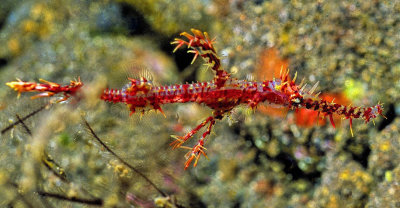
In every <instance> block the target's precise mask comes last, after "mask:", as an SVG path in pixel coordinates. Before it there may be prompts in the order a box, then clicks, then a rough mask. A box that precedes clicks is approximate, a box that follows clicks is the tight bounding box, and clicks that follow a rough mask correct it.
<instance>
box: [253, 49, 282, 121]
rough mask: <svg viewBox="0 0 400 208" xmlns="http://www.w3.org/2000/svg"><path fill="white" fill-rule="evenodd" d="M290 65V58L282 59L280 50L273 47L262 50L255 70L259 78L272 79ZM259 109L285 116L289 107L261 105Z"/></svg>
mask: <svg viewBox="0 0 400 208" xmlns="http://www.w3.org/2000/svg"><path fill="white" fill-rule="evenodd" d="M288 66H289V60H287V59H282V58H281V57H280V56H279V50H278V49H276V48H274V47H272V48H269V49H266V50H264V51H263V52H261V56H260V57H259V64H258V65H257V67H256V70H255V76H256V78H257V79H258V80H262V81H264V80H272V79H273V78H276V77H279V75H280V72H281V69H283V70H286V69H287V68H288ZM257 110H259V111H260V112H261V113H264V114H267V115H271V116H276V117H285V116H286V114H287V112H288V109H287V108H274V107H271V106H266V105H260V106H258V108H257Z"/></svg>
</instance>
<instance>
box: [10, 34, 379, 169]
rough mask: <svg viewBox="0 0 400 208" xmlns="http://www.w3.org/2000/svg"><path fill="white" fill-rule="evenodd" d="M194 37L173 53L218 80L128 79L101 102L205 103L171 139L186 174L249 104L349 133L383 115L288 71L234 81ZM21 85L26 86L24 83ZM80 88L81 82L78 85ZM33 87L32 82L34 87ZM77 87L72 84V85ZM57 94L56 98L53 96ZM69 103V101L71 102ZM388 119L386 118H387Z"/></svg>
mask: <svg viewBox="0 0 400 208" xmlns="http://www.w3.org/2000/svg"><path fill="white" fill-rule="evenodd" d="M191 31H192V33H193V35H191V34H189V33H186V32H183V33H181V35H182V36H185V37H186V38H187V41H185V40H182V39H179V38H176V39H175V41H173V42H172V44H176V45H177V46H176V48H175V49H174V52H175V51H176V50H177V49H179V48H180V47H181V46H183V45H186V46H188V48H190V49H191V50H188V52H189V53H194V58H193V61H192V63H193V62H194V61H195V60H196V58H197V57H199V56H200V57H202V58H203V59H204V60H205V62H206V63H207V65H208V67H209V68H210V69H211V70H212V71H214V73H215V76H214V79H213V80H212V81H209V82H197V83H192V84H175V85H169V86H153V84H152V83H151V82H150V81H148V80H147V79H145V78H141V79H139V80H137V79H129V80H130V81H131V83H130V84H129V85H128V86H127V87H125V88H123V89H105V90H104V92H103V93H102V95H101V99H102V100H105V101H109V102H114V103H117V102H122V103H125V104H127V105H128V106H129V109H130V111H131V113H135V112H137V111H140V112H142V113H143V112H145V111H147V110H148V108H150V109H154V110H158V111H160V112H162V113H163V111H162V109H161V106H162V105H164V104H167V103H186V102H196V103H199V104H204V105H206V106H208V107H209V108H211V109H213V113H212V115H211V116H209V117H208V118H206V119H205V120H204V121H203V122H202V123H200V124H199V125H198V126H197V127H195V128H194V129H192V130H191V131H189V132H188V133H187V134H186V135H184V136H175V135H173V136H172V137H173V138H174V139H175V141H173V142H172V143H171V144H170V145H171V146H172V147H173V148H174V149H175V148H186V149H189V150H190V151H189V152H188V153H187V154H186V158H187V161H186V163H185V169H187V168H188V167H189V166H190V164H191V162H192V161H193V160H194V165H193V166H196V165H197V162H198V159H199V158H200V156H201V155H204V156H205V157H207V156H206V153H205V148H204V143H205V141H206V138H207V136H208V135H209V134H210V133H211V131H212V128H213V126H214V125H215V122H216V120H221V119H222V118H223V117H224V116H225V115H227V114H229V113H230V112H231V110H232V109H233V108H235V107H236V106H238V105H242V104H244V105H247V106H249V107H250V108H253V109H254V108H256V107H257V106H258V105H259V104H260V103H263V102H268V103H273V104H277V105H281V106H284V107H287V108H288V109H294V110H295V109H298V108H306V109H310V110H314V111H316V112H318V114H320V115H322V116H324V117H329V119H330V122H331V124H332V125H333V126H335V125H334V121H333V118H332V115H333V114H336V115H339V116H341V117H342V118H344V119H349V121H350V128H351V127H352V120H353V119H356V118H361V119H363V120H364V121H365V122H369V121H370V120H371V119H373V118H376V117H377V116H378V115H382V111H383V107H382V104H379V103H378V104H377V105H375V106H373V107H367V108H365V107H351V106H344V105H340V104H336V103H333V102H328V101H326V100H324V99H321V98H319V97H318V95H314V94H313V92H314V91H315V89H316V87H317V84H318V83H317V84H315V85H314V86H313V87H312V88H311V89H310V90H306V89H305V85H303V82H302V83H301V84H300V85H296V84H295V80H296V75H297V73H296V75H295V77H294V79H290V78H289V70H285V71H284V72H282V71H281V73H280V76H279V78H276V79H272V80H266V81H262V82H254V81H247V80H238V79H235V78H232V77H231V76H230V74H229V73H228V72H226V71H225V70H224V69H223V68H222V66H221V61H220V59H219V57H218V56H217V53H216V50H215V48H214V45H213V42H214V40H211V39H210V38H209V36H208V34H207V33H206V32H204V33H202V32H201V31H199V30H196V29H192V30H191ZM20 82H21V81H20ZM79 83H80V82H79ZM29 84H31V85H32V83H29ZM71 84H72V82H71ZM7 85H9V86H10V87H12V88H14V89H16V90H18V91H19V92H24V91H39V90H38V89H37V88H33V89H32V90H30V89H29V88H26V87H25V88H22V89H23V90H19V88H17V87H19V86H23V82H22V83H19V84H18V85H16V84H9V83H7ZM71 89H75V88H74V87H70V88H68V87H64V88H57V90H54V89H52V91H51V90H50V88H48V91H47V93H49V94H45V95H41V96H48V95H50V94H51V95H53V94H54V93H59V92H60V93H61V92H62V93H64V95H65V97H66V96H69V95H73V94H74V93H75V91H74V90H72V91H71ZM52 93H53V94H52ZM66 98H68V97H66ZM382 116H383V115H382ZM203 127H206V129H205V131H204V132H203V134H202V135H201V138H200V139H199V140H198V141H197V143H196V144H195V145H194V146H193V147H192V148H189V147H185V146H182V145H183V144H184V143H185V142H186V141H187V140H189V139H190V138H191V137H192V136H193V135H194V134H196V133H198V132H199V131H200V130H201V129H202V128H203Z"/></svg>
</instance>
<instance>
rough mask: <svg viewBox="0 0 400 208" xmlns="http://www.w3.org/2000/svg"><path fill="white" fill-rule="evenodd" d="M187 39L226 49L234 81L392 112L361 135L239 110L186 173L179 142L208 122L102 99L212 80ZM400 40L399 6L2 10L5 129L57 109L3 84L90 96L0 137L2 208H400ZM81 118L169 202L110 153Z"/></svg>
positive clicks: (33, 6)
mask: <svg viewBox="0 0 400 208" xmlns="http://www.w3.org/2000/svg"><path fill="white" fill-rule="evenodd" d="M191 28H196V29H199V30H202V31H207V32H208V33H209V34H210V36H211V38H214V37H215V38H216V43H215V46H216V48H217V50H218V54H219V56H220V57H221V59H222V64H223V67H224V68H225V69H226V70H227V71H228V72H230V73H232V74H233V75H232V76H233V77H236V78H238V79H252V80H257V81H262V80H266V79H268V80H270V79H272V78H273V77H278V75H279V71H280V69H281V67H282V66H283V67H284V68H289V69H291V71H290V74H291V76H292V77H293V76H294V73H295V72H296V71H297V73H298V77H299V78H298V80H301V79H302V78H304V79H305V81H306V82H307V83H308V84H309V86H312V85H313V84H314V83H316V82H317V81H319V83H320V84H319V87H318V88H317V92H318V91H321V95H320V97H322V98H324V99H326V100H329V101H331V100H334V102H336V103H340V104H344V105H350V104H351V105H352V106H373V105H376V104H377V103H378V102H379V101H380V102H382V103H384V108H385V110H384V115H385V116H386V117H387V119H384V118H382V117H379V118H377V119H376V120H375V125H374V124H373V123H372V122H370V123H367V124H364V122H363V121H362V120H360V121H358V120H357V121H353V131H354V137H352V136H351V134H350V130H349V124H348V121H347V120H344V121H343V122H341V118H334V120H335V123H336V129H334V128H333V127H332V126H331V125H330V124H329V122H326V120H325V119H322V118H321V119H319V118H318V117H317V115H316V114H315V113H314V112H310V111H307V110H298V111H295V112H293V111H289V110H288V109H285V108H275V107H274V106H267V105H261V106H259V107H258V109H257V110H256V111H255V112H249V111H248V109H247V108H246V107H245V106H243V107H239V108H236V109H234V111H233V112H232V114H231V115H230V116H229V117H226V118H224V119H223V120H222V121H217V123H216V126H215V128H214V131H213V133H212V134H211V135H210V137H209V139H208V142H207V144H206V148H207V154H208V157H209V160H207V159H205V158H201V159H200V160H199V163H198V166H197V167H196V168H192V167H191V168H189V169H188V170H187V171H184V169H183V168H184V162H185V157H184V155H185V154H186V152H187V150H184V149H178V150H172V149H171V148H170V146H169V143H170V142H172V141H173V139H172V138H171V137H170V135H180V136H182V135H184V134H186V132H188V131H189V130H191V129H192V128H194V127H195V126H196V125H198V124H199V123H200V122H201V121H202V120H204V119H205V118H207V117H208V116H209V115H211V112H212V111H211V110H210V109H208V108H207V107H205V106H201V105H197V104H190V103H187V104H170V105H166V106H163V110H164V112H165V114H166V118H164V116H163V115H161V114H156V113H154V112H150V113H146V114H145V115H144V116H143V118H140V116H139V115H136V114H135V115H132V116H129V110H128V109H127V107H126V106H125V105H123V104H110V103H105V102H102V101H100V100H99V99H98V95H99V93H101V91H102V89H104V88H106V87H111V88H122V87H123V86H125V85H126V84H127V83H128V80H127V77H139V76H140V75H141V74H147V77H148V78H150V79H151V80H153V82H154V83H157V84H158V85H165V84H172V83H185V82H193V81H206V80H211V79H212V77H213V74H212V73H211V72H210V71H209V70H206V66H204V65H203V62H202V60H197V61H196V62H195V63H194V64H192V65H191V64H190V63H191V61H192V57H193V55H192V54H188V53H187V51H186V50H184V49H181V50H178V51H177V52H176V53H172V51H173V49H174V46H172V45H171V44H170V42H172V41H173V40H174V38H176V37H179V34H180V33H181V32H184V31H187V32H190V29H191ZM399 34H400V1H399V0H392V1H361V0H350V1H337V0H318V1H295V0H293V1H289V0H270V1H268V0H264V1H263V0H249V1H245V0H184V1H183V0H174V1H172V0H148V1H141V0H114V1H112V0H98V1H84V0H63V1H61V0H54V1H50V0H23V1H15V0H2V1H1V4H0V46H1V47H0V83H1V87H0V109H1V113H0V121H1V122H0V127H1V129H5V128H6V127H7V126H9V125H11V124H12V123H14V122H16V121H18V119H19V118H22V117H24V116H26V115H28V114H30V113H32V112H34V111H35V110H37V109H40V108H41V107H42V106H44V105H46V103H48V102H49V100H50V99H49V98H42V99H35V100H31V99H30V98H29V97H30V96H31V95H34V93H25V94H22V95H21V96H20V97H19V98H17V97H18V96H17V93H16V92H15V91H13V90H12V89H10V88H8V87H7V86H6V85H5V83H6V82H9V81H13V80H15V79H16V78H19V79H22V80H24V81H35V82H37V81H38V80H39V79H45V80H49V81H54V82H57V83H63V84H69V81H70V80H76V79H78V78H79V77H80V79H81V80H82V82H83V83H84V84H85V86H84V90H83V91H84V94H85V96H84V98H82V99H81V100H79V101H75V102H72V101H70V102H64V103H58V104H56V105H52V106H47V108H46V109H44V110H41V111H40V112H39V113H36V114H35V115H34V116H32V117H30V118H28V119H26V120H24V122H23V124H21V123H20V124H18V125H15V126H14V127H13V128H12V129H10V130H8V131H4V132H2V135H1V139H0V206H1V207H58V206H61V207H91V206H104V207H156V206H158V207H332V208H333V207H400V187H399V182H400V166H399V162H398V161H400V143H399V132H400V130H399V126H400V119H399V118H398V115H399V113H400V105H399V100H400V93H399V92H400V81H399V80H400V50H399V48H400V35H399ZM149 74H152V75H149ZM82 117H83V118H85V119H86V120H87V121H88V123H89V124H90V126H91V127H92V128H93V130H94V132H95V133H96V134H97V136H98V137H99V138H100V139H102V141H104V142H105V143H106V144H107V145H108V147H109V148H111V149H112V150H113V151H114V152H115V153H116V154H118V155H119V156H121V157H122V158H123V159H124V160H125V161H127V162H128V163H130V164H131V165H132V166H134V167H135V168H136V169H137V170H139V171H140V172H141V173H142V174H144V175H145V176H147V177H148V178H149V179H150V180H151V181H153V183H154V184H155V185H156V186H157V187H158V189H159V190H161V192H160V191H157V189H155V188H154V187H153V186H152V185H150V184H149V183H148V182H147V181H146V180H145V179H144V178H143V177H141V176H140V175H139V174H137V173H136V172H135V171H133V170H132V169H131V168H129V167H127V166H126V165H124V164H123V163H122V162H121V161H120V160H118V159H117V158H116V157H115V156H113V155H112V154H111V153H110V152H109V151H107V150H106V149H105V148H104V147H103V146H101V145H100V144H99V142H98V141H96V140H95V139H94V137H93V134H92V133H91V132H90V131H89V129H88V127H87V126H86V125H85V124H84V122H83V119H82ZM198 138H199V135H195V136H194V137H193V138H192V140H191V142H189V144H188V145H189V146H192V145H193V144H194V143H195V141H196V140H197V139H198ZM163 194H164V195H163ZM74 199H75V200H74ZM76 199H81V200H80V201H78V200H76ZM85 200H86V201H85Z"/></svg>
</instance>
